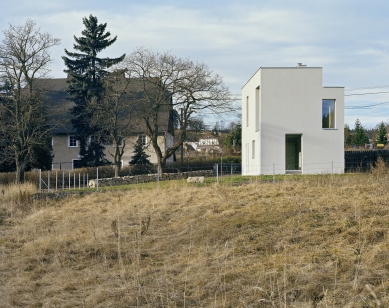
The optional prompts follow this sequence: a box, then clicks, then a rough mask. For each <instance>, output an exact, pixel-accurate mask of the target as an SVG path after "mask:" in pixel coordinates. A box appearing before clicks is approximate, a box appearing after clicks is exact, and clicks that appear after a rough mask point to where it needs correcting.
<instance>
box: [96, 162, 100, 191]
mask: <svg viewBox="0 0 389 308" xmlns="http://www.w3.org/2000/svg"><path fill="white" fill-rule="evenodd" d="M96 191H99V167H97V168H96Z"/></svg>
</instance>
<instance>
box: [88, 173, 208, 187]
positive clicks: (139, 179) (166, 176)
mask: <svg viewBox="0 0 389 308" xmlns="http://www.w3.org/2000/svg"><path fill="white" fill-rule="evenodd" d="M194 176H205V177H210V176H213V170H200V171H188V172H180V173H163V174H161V175H160V178H159V180H160V181H169V180H179V179H187V178H188V177H194ZM156 181H158V174H156V173H155V174H142V175H131V176H124V177H118V178H105V179H99V187H103V186H116V185H126V184H138V183H148V182H156ZM89 187H92V188H95V187H96V180H89Z"/></svg>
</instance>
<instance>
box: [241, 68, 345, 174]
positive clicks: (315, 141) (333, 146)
mask: <svg viewBox="0 0 389 308" xmlns="http://www.w3.org/2000/svg"><path fill="white" fill-rule="evenodd" d="M343 128H344V87H323V85H322V68H321V67H307V66H305V65H301V64H300V63H299V65H298V66H297V67H280V68H277V67H263V68H259V69H258V71H257V72H256V73H255V74H254V76H252V77H251V78H250V80H249V81H248V82H247V83H246V84H245V85H244V86H243V88H242V174H244V175H260V174H273V173H275V174H285V173H303V174H314V173H343V172H344V141H343V139H344V130H343Z"/></svg>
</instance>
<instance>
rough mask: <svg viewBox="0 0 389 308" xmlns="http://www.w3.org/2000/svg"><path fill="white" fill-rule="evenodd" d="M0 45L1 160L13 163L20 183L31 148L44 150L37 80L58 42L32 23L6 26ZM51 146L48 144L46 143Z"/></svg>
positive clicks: (45, 130)
mask: <svg viewBox="0 0 389 308" xmlns="http://www.w3.org/2000/svg"><path fill="white" fill-rule="evenodd" d="M3 34H4V39H3V41H2V43H1V45H0V76H1V79H0V80H1V81H0V82H1V85H0V87H1V88H2V89H3V90H2V91H1V93H0V135H1V136H3V137H4V138H5V140H3V145H4V148H3V151H4V153H3V155H2V157H3V159H8V160H10V159H13V160H14V162H15V164H16V171H17V172H16V182H19V183H20V182H23V181H24V171H25V168H26V166H27V164H28V163H29V162H30V161H31V159H32V153H33V150H34V148H37V147H46V146H47V136H48V134H49V133H50V127H49V125H48V121H47V117H46V114H45V110H44V106H43V95H44V86H43V85H42V84H39V80H38V79H39V78H42V77H45V76H46V75H47V73H48V72H49V70H50V69H49V64H50V63H51V62H52V58H51V56H50V53H49V49H50V47H52V46H55V45H58V44H59V43H60V40H59V39H56V38H53V37H52V36H51V35H50V34H48V33H41V32H40V29H39V28H36V24H35V22H34V21H32V20H27V22H26V23H25V25H24V26H13V25H10V27H9V29H7V30H5V31H3ZM50 145H51V144H50Z"/></svg>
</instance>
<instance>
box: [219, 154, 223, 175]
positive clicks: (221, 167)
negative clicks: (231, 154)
mask: <svg viewBox="0 0 389 308" xmlns="http://www.w3.org/2000/svg"><path fill="white" fill-rule="evenodd" d="M220 176H221V177H222V176H223V157H220Z"/></svg>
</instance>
